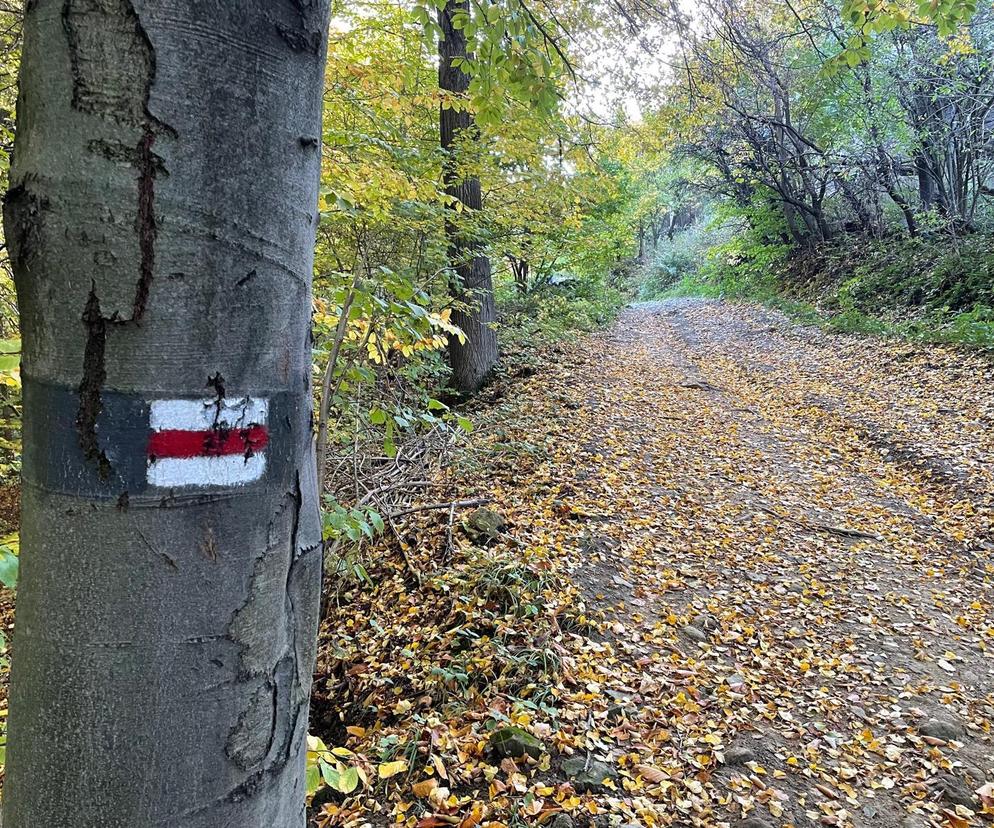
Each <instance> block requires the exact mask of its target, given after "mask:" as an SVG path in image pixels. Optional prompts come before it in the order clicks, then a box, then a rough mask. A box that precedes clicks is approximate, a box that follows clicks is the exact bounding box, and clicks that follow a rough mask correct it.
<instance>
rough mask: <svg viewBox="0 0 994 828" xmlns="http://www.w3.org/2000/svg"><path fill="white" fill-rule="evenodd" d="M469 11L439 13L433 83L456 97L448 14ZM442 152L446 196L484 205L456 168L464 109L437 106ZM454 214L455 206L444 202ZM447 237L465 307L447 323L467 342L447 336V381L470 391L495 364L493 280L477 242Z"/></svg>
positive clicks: (460, 46)
mask: <svg viewBox="0 0 994 828" xmlns="http://www.w3.org/2000/svg"><path fill="white" fill-rule="evenodd" d="M468 13H469V0H450V2H448V3H447V4H446V5H445V8H444V9H442V10H441V11H440V12H439V26H440V27H441V29H442V37H441V39H440V40H439V44H438V51H439V63H438V85H439V88H440V89H442V90H444V91H446V92H450V93H454V94H457V95H465V94H466V92H467V91H468V89H469V80H470V79H469V75H468V74H466V72H464V71H463V69H462V67H461V66H453V65H452V61H453V59H456V60H459V59H461V58H465V57H466V55H467V51H466V36H465V35H464V34H463V32H462V30H461V29H457V28H455V26H453V18H454V17H456V16H457V15H460V14H468ZM439 127H440V130H439V131H440V134H441V143H442V150H443V151H444V153H445V162H444V171H443V172H444V178H445V192H446V194H447V195H449V196H452V197H453V198H455V199H457V200H458V201H460V202H461V203H462V204H463V206H464V207H465V209H466V210H480V209H482V207H483V193H482V190H481V188H480V180H479V179H478V178H473V177H464V176H463V175H462V174H461V173H460V171H459V164H458V159H457V153H456V150H457V146H458V144H459V142H460V141H466V140H467V139H469V140H472V139H473V137H474V136H475V131H476V127H475V124H474V123H473V117H472V115H471V114H470V113H469V112H468V111H466V110H465V109H452V108H450V107H447V106H445V105H444V103H443V105H442V107H441V111H440V113H439ZM449 209H450V211H451V212H452V213H453V214H454V213H455V205H454V204H450V205H449ZM446 234H447V236H448V240H449V261H450V262H451V264H452V268H453V270H454V271H455V273H456V274H457V276H458V280H457V281H456V282H455V283H454V284H453V286H452V295H453V298H455V299H457V300H458V301H459V304H461V305H465V306H466V307H464V308H461V309H460V308H457V309H456V310H455V311H454V312H453V314H452V321H453V322H454V323H455V324H456V325H458V326H459V327H460V328H461V329H462V331H463V333H465V335H466V341H465V342H460V341H459V339H458V338H457V337H450V338H449V363H450V365H451V367H452V385H453V387H454V388H455V389H456V390H457V391H459V392H461V393H472V392H474V391H476V390H477V389H479V388H480V386H481V385H482V384H483V382H484V380H485V379H486V378H487V375H488V374H489V373H490V371H491V370H492V369H493V367H494V365H495V364H496V362H497V334H496V332H495V331H494V329H493V323H494V321H495V319H496V315H497V314H496V309H495V306H494V288H493V279H492V276H491V271H490V259H489V258H488V257H487V256H486V255H483V254H482V253H481V252H480V244H479V242H478V241H476V240H473V239H467V238H466V237H465V234H464V233H463V231H462V230H461V229H460V227H459V226H458V222H457V221H455V220H454V219H453V220H450V221H448V222H447V223H446Z"/></svg>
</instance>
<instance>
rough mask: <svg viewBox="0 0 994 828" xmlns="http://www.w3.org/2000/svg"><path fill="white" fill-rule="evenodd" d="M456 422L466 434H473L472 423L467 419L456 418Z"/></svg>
mask: <svg viewBox="0 0 994 828" xmlns="http://www.w3.org/2000/svg"><path fill="white" fill-rule="evenodd" d="M456 422H457V423H458V424H459V428H461V429H462V430H463V431H465V432H466V433H467V434H472V433H473V421H472V420H470V419H468V418H467V417H457V418H456Z"/></svg>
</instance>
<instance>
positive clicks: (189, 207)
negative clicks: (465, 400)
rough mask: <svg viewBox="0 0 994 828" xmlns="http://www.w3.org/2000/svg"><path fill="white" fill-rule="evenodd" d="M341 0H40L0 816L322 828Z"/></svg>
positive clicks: (196, 826)
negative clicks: (325, 455)
mask: <svg viewBox="0 0 994 828" xmlns="http://www.w3.org/2000/svg"><path fill="white" fill-rule="evenodd" d="M327 16H328V3H327V0H239V2H237V3H235V2H230V3H219V2H204V0H176V1H175V2H159V1H158V0H29V2H28V4H27V10H26V16H25V42H24V52H23V65H22V75H21V91H20V98H19V104H18V135H17V141H16V147H15V153H14V164H13V169H12V175H11V181H12V188H11V190H10V192H9V193H8V195H7V199H6V202H5V226H6V230H7V239H8V241H9V243H10V245H11V254H12V261H13V265H14V272H15V279H16V283H17V290H18V301H19V305H20V312H21V321H22V333H23V364H22V375H23V381H24V459H23V519H22V534H21V550H22V551H21V583H20V587H19V590H18V595H17V615H16V625H15V626H16V642H17V644H16V649H17V652H16V654H15V656H14V665H13V675H12V684H11V691H10V697H11V701H10V729H9V748H8V753H7V756H8V760H9V762H8V767H7V776H6V784H5V789H4V794H3V807H4V812H3V824H4V826H5V828H40V827H41V826H45V828H61V826H74V828H98V826H99V828H136V826H183V828H227V827H228V826H230V828H235V826H238V827H239V828H273V826H279V827H280V828H282V826H295V827H300V826H303V825H304V821H305V820H304V795H305V792H304V760H305V750H306V733H307V711H308V698H309V691H310V683H311V673H312V669H313V668H312V665H313V661H314V652H315V640H316V632H317V613H318V597H319V592H320V577H321V576H320V570H321V552H320V548H321V547H320V542H321V531H320V518H319V514H318V505H317V484H316V476H315V464H314V459H313V447H312V441H311V414H312V409H311V388H310V377H311V365H310V349H309V329H310V308H311V294H310V290H311V273H312V268H313V243H314V235H315V227H316V220H317V217H316V209H317V208H316V205H317V187H318V175H319V168H320V135H321V100H322V94H321V90H322V80H323V72H324V52H325V38H326V31H327Z"/></svg>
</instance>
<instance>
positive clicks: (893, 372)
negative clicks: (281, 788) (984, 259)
mask: <svg viewBox="0 0 994 828" xmlns="http://www.w3.org/2000/svg"><path fill="white" fill-rule="evenodd" d="M548 362H549V364H548V365H547V366H546V367H545V368H542V369H540V370H539V372H538V373H537V374H535V375H534V376H530V377H528V378H525V379H519V380H517V381H516V382H514V383H513V384H512V385H511V386H510V387H509V388H507V387H505V388H503V389H496V390H494V391H492V392H491V394H490V397H491V399H490V400H489V401H488V402H487V403H486V405H484V406H482V407H481V408H480V410H479V411H478V412H477V413H476V415H475V416H476V418H477V421H478V423H479V426H478V428H477V431H476V432H475V433H474V434H473V435H472V437H471V439H470V441H469V445H468V446H467V447H466V449H465V452H464V454H463V456H462V457H461V458H460V459H459V460H458V462H456V463H455V464H454V465H453V466H452V467H451V468H449V469H448V470H447V471H445V472H444V473H443V474H444V482H445V484H446V485H448V486H450V487H451V489H450V492H451V493H452V494H453V496H458V497H472V496H481V495H485V496H487V497H488V498H490V499H491V501H492V503H491V507H490V508H492V509H493V510H494V511H495V512H497V513H499V514H500V515H501V516H502V518H503V519H504V520H506V525H505V526H502V527H499V528H500V531H499V532H497V533H494V536H493V538H492V541H493V542H492V543H489V544H488V543H486V540H487V539H486V538H481V534H480V532H479V531H476V530H474V529H472V527H470V529H469V530H466V529H465V528H464V529H462V530H460V529H459V525H458V523H457V524H456V530H455V535H454V536H453V526H452V520H451V516H450V515H448V514H446V512H444V511H442V512H438V511H432V512H429V513H426V514H425V516H424V518H423V520H422V521H421V522H420V523H419V524H418V525H417V526H414V527H410V528H409V529H405V530H404V531H402V532H400V533H398V536H397V537H399V538H403V539H404V546H405V550H406V556H407V562H406V564H405V563H403V562H402V561H400V560H399V556H398V555H396V554H394V553H395V552H396V549H393V550H391V545H390V543H387V542H384V544H383V545H382V548H381V549H380V550H378V551H377V554H380V553H382V558H381V562H380V564H379V565H378V568H377V570H376V572H375V574H374V580H375V582H376V586H375V588H366V589H359V588H357V589H355V590H354V591H353V592H351V593H349V594H347V595H345V596H344V598H345V600H344V601H343V602H342V604H341V605H340V606H336V607H333V608H332V612H331V617H330V619H329V620H328V622H327V623H326V624H325V626H324V628H323V633H322V644H321V654H320V656H319V662H320V663H319V672H318V682H317V685H316V704H315V726H314V730H315V732H316V733H318V734H319V735H321V736H323V737H324V738H325V739H326V741H327V742H328V744H329V747H330V746H331V745H333V744H337V745H341V746H343V747H344V748H345V749H344V750H342V751H340V757H343V759H342V761H344V762H345V764H349V763H352V764H354V765H356V766H357V767H358V768H359V769H360V770H361V771H362V776H363V777H364V778H365V779H366V780H367V781H368V783H369V785H370V787H369V788H368V789H366V792H365V793H364V794H360V795H353V796H350V797H326V798H325V799H326V800H327V804H325V805H324V806H323V810H321V809H320V807H319V808H317V809H315V811H319V810H321V813H320V816H317V818H316V820H317V824H319V825H336V824H346V825H361V824H363V823H365V822H368V821H372V822H375V823H382V822H387V821H396V822H406V823H407V824H408V825H411V826H414V825H418V826H420V828H440V827H441V826H445V825H452V826H461V828H474V826H476V825H477V824H480V823H483V824H484V825H486V824H487V823H488V822H489V823H491V824H494V825H500V824H504V825H508V824H509V825H516V824H517V825H520V824H524V823H536V822H537V823H542V824H551V825H553V826H554V828H570V826H582V825H587V824H590V823H593V824H595V825H601V826H606V825H625V826H632V825H645V826H656V825H680V826H683V825H707V826H722V825H732V826H743V828H763V826H788V825H793V826H808V825H837V826H875V828H920V827H921V828H923V827H924V826H928V825H935V826H952V828H964V827H965V826H971V825H982V824H989V821H990V819H991V815H994V785H992V784H990V783H992V782H994V747H992V745H994V740H992V733H991V725H992V723H994V565H992V563H991V561H992V550H994V534H992V530H991V517H992V513H994V512H992V495H994V462H992V461H994V368H992V366H991V364H990V363H989V362H988V361H986V360H984V359H982V358H980V357H976V356H970V355H966V354H964V353H963V352H960V351H956V350H953V349H945V348H939V347H929V348H920V347H916V346H912V345H909V344H906V343H897V342H885V341H880V340H870V339H860V338H855V337H844V336H832V335H828V334H825V333H823V332H821V331H818V330H815V329H810V328H805V327H799V326H796V325H794V324H793V323H791V322H789V321H788V320H786V319H785V318H784V317H783V316H781V315H779V314H777V313H774V312H771V311H767V310H763V309H760V308H757V307H753V306H748V305H738V304H726V303H720V302H713V301H703V300H669V301H664V302H657V303H649V304H643V305H639V306H635V307H634V308H631V309H629V310H628V311H626V312H625V313H624V315H623V316H622V318H621V319H620V321H619V322H618V323H617V324H616V325H615V326H614V327H613V328H611V329H610V330H609V331H607V332H604V333H602V334H599V335H594V336H591V337H585V338H583V339H581V340H579V341H577V342H576V343H572V344H569V345H563V346H559V347H558V348H557V349H555V351H554V352H553V354H552V355H551V357H550V360H548ZM415 572H419V573H420V574H418V575H417V576H416V577H415V574H414V573H415ZM342 710H344V714H342V715H341V716H340V715H339V711H342ZM516 728H517V729H516ZM521 731H524V732H526V733H527V734H530V735H531V736H533V737H536V738H537V740H539V741H538V742H536V743H535V744H533V745H531V742H530V740H529V739H528V738H527V737H526V736H525V735H522V733H521ZM501 740H508V744H510V745H511V747H510V748H507V746H506V745H504V743H503V742H502V741H501ZM519 742H520V744H519ZM529 745H531V747H533V748H534V750H532V749H531V748H530V747H529ZM526 748H527V750H526ZM529 752H531V753H534V757H530V756H528V755H521V754H522V753H524V754H527V753H529ZM516 754H517V755H516ZM377 777H378V781H375V780H376V779H377Z"/></svg>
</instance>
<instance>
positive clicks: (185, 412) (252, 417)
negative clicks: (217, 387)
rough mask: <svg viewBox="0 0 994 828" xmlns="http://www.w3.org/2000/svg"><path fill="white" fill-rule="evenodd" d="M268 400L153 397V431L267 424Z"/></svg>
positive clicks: (200, 429)
mask: <svg viewBox="0 0 994 828" xmlns="http://www.w3.org/2000/svg"><path fill="white" fill-rule="evenodd" d="M268 418H269V401H268V400H263V399H259V398H258V397H241V398H240V399H233V400H222V401H221V409H220V411H218V402H217V400H216V399H214V400H153V401H152V403H151V412H150V416H149V422H150V425H151V427H152V430H153V431H207V430H209V429H211V428H213V427H215V426H224V427H225V428H248V427H249V426H253V425H265V424H266V420H267V419H268Z"/></svg>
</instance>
